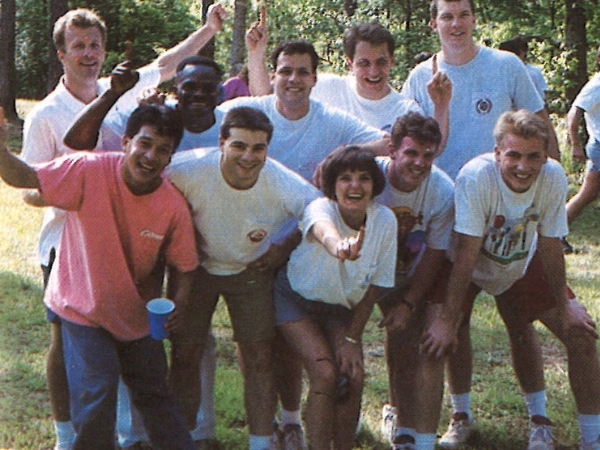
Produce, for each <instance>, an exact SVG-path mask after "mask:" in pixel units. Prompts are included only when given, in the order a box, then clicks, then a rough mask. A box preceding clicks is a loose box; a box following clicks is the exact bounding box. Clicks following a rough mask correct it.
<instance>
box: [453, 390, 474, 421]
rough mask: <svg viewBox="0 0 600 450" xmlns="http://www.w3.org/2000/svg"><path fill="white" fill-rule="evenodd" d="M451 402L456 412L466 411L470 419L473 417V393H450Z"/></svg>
mask: <svg viewBox="0 0 600 450" xmlns="http://www.w3.org/2000/svg"><path fill="white" fill-rule="evenodd" d="M450 403H452V408H453V409H454V412H455V413H459V412H464V413H467V415H468V416H469V419H471V393H470V392H465V393H464V394H450Z"/></svg>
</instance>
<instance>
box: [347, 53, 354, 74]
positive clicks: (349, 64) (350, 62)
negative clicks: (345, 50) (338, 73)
mask: <svg viewBox="0 0 600 450" xmlns="http://www.w3.org/2000/svg"><path fill="white" fill-rule="evenodd" d="M353 62H354V60H353V59H352V58H350V57H349V56H346V65H347V66H348V70H350V71H351V70H352V63H353Z"/></svg>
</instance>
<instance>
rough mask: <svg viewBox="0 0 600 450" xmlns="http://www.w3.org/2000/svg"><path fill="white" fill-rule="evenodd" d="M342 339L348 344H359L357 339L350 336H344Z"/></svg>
mask: <svg viewBox="0 0 600 450" xmlns="http://www.w3.org/2000/svg"><path fill="white" fill-rule="evenodd" d="M344 340H345V341H346V342H349V343H350V344H354V345H359V344H360V342H359V341H357V340H356V339H353V338H351V337H350V336H346V337H344Z"/></svg>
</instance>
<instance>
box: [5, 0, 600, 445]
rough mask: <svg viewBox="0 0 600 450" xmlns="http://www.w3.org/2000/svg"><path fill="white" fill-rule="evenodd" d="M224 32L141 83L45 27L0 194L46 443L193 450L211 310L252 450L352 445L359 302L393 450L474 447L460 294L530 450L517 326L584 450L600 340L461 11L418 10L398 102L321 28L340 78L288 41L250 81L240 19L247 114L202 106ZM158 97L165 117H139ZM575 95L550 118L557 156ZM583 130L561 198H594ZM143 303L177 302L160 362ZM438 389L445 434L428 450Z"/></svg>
mask: <svg viewBox="0 0 600 450" xmlns="http://www.w3.org/2000/svg"><path fill="white" fill-rule="evenodd" d="M226 19H227V13H226V11H225V10H224V8H223V7H222V6H220V5H218V4H217V5H214V6H212V7H211V8H210V10H209V12H208V16H207V22H206V24H205V25H204V26H203V27H202V28H200V29H199V30H197V31H196V32H194V33H192V34H191V35H190V36H189V37H188V38H187V39H185V40H184V41H182V42H181V43H180V44H178V45H177V46H175V47H174V48H172V49H170V50H168V51H167V52H165V53H164V54H162V55H161V56H160V57H159V58H158V59H157V60H156V61H154V62H153V63H151V64H150V65H148V66H146V67H143V68H140V69H138V70H133V68H131V66H130V63H129V62H127V61H126V62H124V63H122V64H120V65H119V66H117V67H116V68H115V69H114V70H113V72H112V73H111V75H110V77H108V78H104V79H100V80H99V79H98V76H99V72H100V67H101V65H102V62H103V60H104V46H105V41H106V27H105V26H104V24H103V23H102V21H101V20H100V19H99V18H98V17H97V16H96V15H95V14H93V13H92V12H91V11H89V10H85V9H79V10H74V11H70V12H69V13H67V14H66V15H65V16H63V17H62V18H60V19H59V20H58V21H57V23H56V25H55V29H54V41H55V45H56V48H57V52H58V55H59V59H60V60H61V62H62V64H63V68H64V76H63V77H62V79H61V80H60V82H59V85H58V86H57V88H56V89H55V90H54V91H53V92H52V93H51V94H50V95H49V96H48V97H47V98H46V99H44V100H43V101H42V102H40V103H39V105H38V106H37V107H36V108H35V109H34V110H33V111H32V112H31V113H30V115H29V116H28V117H27V119H26V125H25V134H24V141H23V152H22V158H23V159H19V158H17V157H15V156H13V155H12V154H10V153H9V152H8V151H7V150H6V148H5V146H4V140H5V137H6V131H5V130H4V127H3V124H2V123H1V122H0V176H1V177H2V178H3V179H4V180H5V181H6V182H7V183H8V184H11V185H13V186H16V187H19V188H24V189H25V191H24V199H25V201H26V202H27V203H28V204H31V205H34V206H45V207H46V214H45V218H44V225H43V229H42V234H41V238H40V262H41V266H42V270H43V273H44V284H45V295H44V303H45V305H46V307H47V313H48V320H49V321H50V323H51V324H52V339H51V348H50V352H49V355H48V366H47V377H48V386H49V392H50V400H51V405H52V410H53V411H52V412H53V418H54V420H55V425H56V436H57V442H56V446H55V449H56V450H65V449H76V450H79V449H86V450H87V449H99V450H100V449H102V450H104V449H112V448H113V447H114V442H115V436H116V437H117V440H118V445H119V446H120V447H121V448H129V449H139V448H146V446H148V445H150V446H151V448H156V449H169V450H171V449H174V450H176V449H206V448H212V447H211V446H212V445H213V444H214V424H215V414H214V407H213V401H214V399H213V384H214V367H215V342H214V337H213V336H212V333H211V319H212V315H213V313H214V311H215V308H216V305H217V302H218V301H219V299H220V298H221V297H222V298H223V299H224V301H225V302H226V304H227V309H228V312H229V315H230V319H231V326H232V329H233V338H234V340H235V341H236V343H237V348H238V355H239V361H240V369H241V371H242V374H243V379H244V406H245V409H246V416H247V423H248V428H249V448H250V450H266V449H286V450H288V449H303V448H307V446H308V448H311V449H318V450H320V449H323V450H329V449H333V448H335V449H348V450H349V449H352V448H353V446H354V440H355V432H356V429H357V425H358V422H359V417H360V408H361V396H362V389H363V384H364V382H365V380H364V375H365V372H364V361H363V354H362V344H361V337H362V334H363V331H364V329H365V326H366V324H367V322H368V320H369V317H370V316H371V312H372V310H373V308H374V307H375V305H378V307H379V308H380V309H381V311H382V313H383V316H384V318H383V320H382V324H383V325H384V326H385V328H386V342H385V348H386V360H387V365H388V373H389V398H388V404H386V405H384V406H383V410H382V432H383V433H384V435H385V437H386V439H388V440H389V444H390V446H391V448H392V449H393V450H411V449H419V450H422V449H423V450H424V449H427V450H431V449H433V448H434V446H435V445H436V441H437V444H438V445H440V446H442V447H444V448H457V447H458V446H460V445H461V444H463V443H464V442H466V441H467V440H468V439H469V437H470V434H471V433H472V430H473V427H474V421H473V417H472V414H471V405H470V390H471V376H472V349H471V342H470V334H469V320H470V315H471V311H472V307H473V304H474V301H475V298H476V296H477V294H478V293H479V292H481V291H485V292H487V293H489V294H490V295H492V296H494V298H495V301H496V306H497V309H498V312H499V314H500V316H501V317H502V319H503V322H504V324H505V326H506V329H507V331H508V335H509V338H510V345H511V351H512V358H513V366H514V369H515V373H516V376H517V379H518V381H519V384H520V386H521V389H522V391H523V395H524V398H525V402H526V405H527V411H528V414H529V416H530V435H529V444H528V448H529V449H531V450H535V449H537V450H543V449H553V448H554V438H553V436H552V432H551V425H552V423H551V422H550V420H549V419H548V418H547V412H546V398H545V387H544V372H543V361H542V354H541V347H540V343H539V340H538V337H537V333H536V331H535V328H534V327H533V322H534V321H536V320H539V321H540V322H541V323H543V324H544V325H545V326H546V327H547V328H548V329H549V330H550V331H551V332H553V333H554V334H555V335H556V336H557V337H558V338H559V339H560V340H561V341H562V342H563V343H564V344H565V346H566V350H567V355H568V362H569V378H570V383H571V388H572V391H573V394H574V397H575V401H576V406H577V411H578V421H579V424H580V430H581V441H580V448H581V449H583V450H587V449H600V361H599V359H598V355H597V352H596V341H595V340H596V339H597V337H598V336H597V333H596V325H595V323H594V322H593V320H592V318H591V317H590V316H589V314H588V313H587V311H586V310H585V308H584V307H583V306H582V305H581V304H579V303H578V301H577V300H576V298H575V295H574V294H573V292H572V291H571V290H570V289H569V288H568V287H567V285H566V277H565V264H564V256H563V247H562V242H561V240H562V238H563V237H564V236H566V235H567V232H568V229H567V221H568V219H572V216H571V214H570V213H569V208H568V207H567V208H566V207H565V204H566V196H567V189H566V177H565V174H564V172H563V170H562V168H561V167H560V164H559V163H558V162H557V161H556V159H558V156H559V154H558V143H557V139H556V135H555V133H554V130H553V128H552V125H551V122H550V120H549V117H548V114H547V111H546V109H545V105H544V99H543V98H542V96H540V94H539V93H538V91H537V90H536V87H535V85H534V83H533V82H532V80H531V78H530V76H529V75H528V72H527V69H526V67H525V65H524V64H523V62H522V61H520V60H519V58H518V57H516V56H515V55H512V54H510V53H508V52H503V51H499V50H494V49H490V48H486V47H482V46H479V45H477V44H476V43H475V41H474V38H473V30H474V29H475V25H476V16H475V8H474V3H473V1H472V0H433V1H432V2H431V22H430V23H431V28H432V30H433V31H434V32H435V33H437V34H438V36H439V39H440V45H441V49H440V51H439V52H438V53H437V54H435V55H433V56H432V57H431V58H430V59H427V60H425V61H424V62H422V63H420V64H419V65H418V66H417V67H415V69H414V70H413V71H412V72H411V73H410V75H409V77H408V79H407V80H406V82H405V84H404V87H403V88H402V90H401V92H398V91H396V90H394V89H393V88H392V87H391V85H390V83H389V77H390V71H391V68H392V67H393V64H394V50H395V45H394V39H393V36H392V35H391V34H390V33H389V31H387V30H386V29H385V28H383V27H382V26H380V25H378V24H373V23H362V24H357V25H354V26H352V27H351V28H350V29H348V30H347V32H346V33H345V34H344V39H343V44H344V51H345V54H346V62H347V65H348V69H349V73H348V74H347V75H343V76H339V75H323V76H321V75H319V77H318V78H317V68H318V64H319V56H318V54H317V52H316V51H315V49H314V47H313V46H312V45H311V44H310V43H308V42H305V41H286V42H283V43H281V44H280V45H278V46H277V47H276V48H275V49H274V50H273V52H272V53H271V57H270V64H271V69H270V70H269V68H268V67H267V43H268V22H267V16H266V9H265V8H264V7H263V10H262V11H261V16H260V20H259V21H258V22H256V23H255V24H253V25H252V27H251V28H250V30H249V31H248V33H247V35H246V44H247V49H248V66H247V67H248V86H249V90H250V93H251V94H252V95H251V96H243V97H239V98H236V99H233V100H230V101H225V102H223V103H221V101H222V99H223V98H224V95H225V90H224V87H223V84H222V83H221V78H222V72H221V69H220V68H219V66H218V65H217V64H216V63H215V62H214V61H212V60H211V59H208V58H205V57H199V56H196V55H195V54H196V52H197V51H198V50H199V49H200V48H201V47H202V46H203V45H204V44H205V43H206V42H207V41H208V40H209V39H210V38H211V37H212V36H213V35H214V34H215V33H217V32H218V31H219V30H220V29H221V27H222V26H223V23H224V21H225V20H226ZM491 74H493V76H491ZM172 77H174V96H173V99H169V100H167V101H166V102H163V101H160V100H158V99H157V98H152V99H145V100H143V101H142V102H141V104H140V105H139V106H138V97H139V94H140V93H142V92H143V91H145V90H147V89H148V88H154V87H156V86H157V85H158V84H159V83H160V82H161V81H165V80H168V79H170V78H172ZM592 82H593V81H592ZM592 82H590V83H592ZM597 84H598V83H597V82H596V83H595V85H597ZM593 89H594V88H593V87H591V86H590V88H589V89H584V91H583V92H582V94H581V97H582V98H581V100H578V101H576V102H575V104H574V106H573V108H577V109H576V110H575V112H573V113H569V118H570V123H571V124H572V125H570V126H569V131H570V138H571V141H572V143H573V149H574V153H575V155H576V156H577V157H581V156H582V155H583V152H582V149H581V145H580V144H579V140H578V137H577V131H578V129H577V128H578V125H579V122H580V118H581V116H582V115H583V113H584V112H585V114H586V123H588V127H590V123H593V122H592V120H588V116H590V117H593V114H596V113H597V111H596V108H595V106H596V104H597V103H598V98H597V97H598V96H597V95H595V92H596V91H595V90H593ZM585 92H587V95H585V96H584V93H585ZM584 97H585V98H584ZM590 130H591V134H592V133H594V130H595V128H590ZM596 131H597V130H596ZM597 136H599V134H598V133H595V134H592V136H591V140H590V142H591V143H590V144H588V157H590V158H591V159H592V161H593V163H594V164H593V165H592V166H591V167H590V169H589V171H588V174H587V175H586V183H587V184H584V188H586V186H591V187H593V186H595V184H594V181H593V180H594V178H593V177H594V175H595V174H597V167H596V166H597V165H598V164H600V162H597V161H594V158H595V156H594V153H593V152H592V151H591V150H589V149H592V150H593V148H595V147H598V145H599V144H598V141H597V140H595V139H597ZM79 150H88V151H83V152H78V151H79ZM90 150H94V151H90ZM596 156H597V155H596ZM596 184H597V183H596ZM596 187H597V186H596ZM590 189H591V188H586V190H587V191H589V190H590ZM596 193H597V190H596ZM589 196H590V195H589V194H588V195H587V197H586V198H589ZM571 202H574V200H572V201H571ZM571 202H570V203H569V205H571ZM579 203H581V202H579ZM99 218H101V220H98V219H99ZM165 279H166V281H167V286H165V287H164V288H163V284H164V280H165ZM163 289H165V290H166V293H167V294H166V295H167V297H168V298H170V299H172V300H173V301H174V302H175V304H176V309H175V312H174V313H173V314H172V315H171V316H170V317H169V320H168V322H167V325H166V329H167V331H168V332H169V338H170V340H171V354H170V364H167V356H166V354H165V350H164V347H163V344H162V342H160V341H156V340H153V339H152V338H151V337H150V336H149V329H148V323H147V313H146V311H145V304H146V303H147V302H148V301H149V300H151V299H153V298H156V297H161V296H162V292H163ZM303 370H305V371H306V374H307V376H308V380H309V390H308V398H307V402H306V411H305V412H306V414H304V419H305V420H304V424H305V428H306V442H305V437H304V427H303V423H302V417H303V416H302V404H301V398H302V373H303ZM444 378H445V379H446V380H447V383H448V388H449V391H450V399H451V402H452V407H453V414H452V419H451V422H450V424H449V427H448V430H447V432H446V433H445V434H444V435H443V436H442V437H441V439H439V440H437V435H436V432H437V429H438V426H439V419H440V415H441V407H442V398H443V389H444ZM278 401H279V402H280V404H281V406H280V408H279V411H280V414H279V416H280V418H279V419H276V415H277V410H278V406H277V403H278Z"/></svg>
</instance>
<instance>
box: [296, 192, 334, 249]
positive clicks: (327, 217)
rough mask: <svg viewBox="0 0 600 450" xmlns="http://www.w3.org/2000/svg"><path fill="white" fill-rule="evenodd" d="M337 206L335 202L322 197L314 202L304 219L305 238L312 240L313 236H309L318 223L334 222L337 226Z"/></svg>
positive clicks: (307, 208)
mask: <svg viewBox="0 0 600 450" xmlns="http://www.w3.org/2000/svg"><path fill="white" fill-rule="evenodd" d="M334 208H335V206H334V202H332V201H331V200H329V199H327V198H325V197H322V198H318V199H316V200H313V201H312V202H311V203H310V204H309V205H308V206H307V207H306V208H305V210H304V215H303V217H302V223H303V232H302V234H303V238H304V239H312V237H311V236H312V235H311V234H309V232H310V230H311V228H312V227H313V225H314V224H315V223H317V222H332V223H334V224H335V219H334V215H335V209H334Z"/></svg>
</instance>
